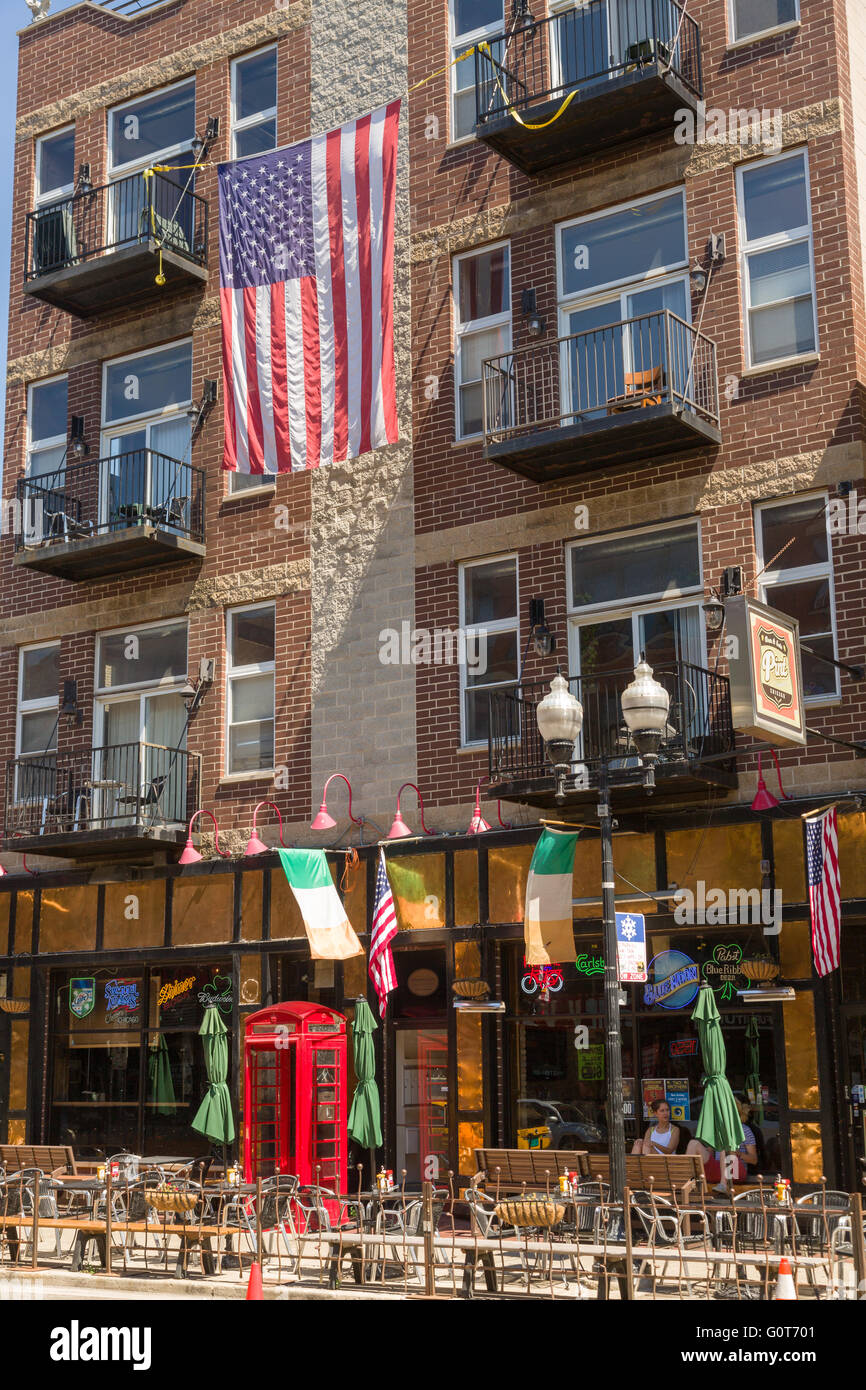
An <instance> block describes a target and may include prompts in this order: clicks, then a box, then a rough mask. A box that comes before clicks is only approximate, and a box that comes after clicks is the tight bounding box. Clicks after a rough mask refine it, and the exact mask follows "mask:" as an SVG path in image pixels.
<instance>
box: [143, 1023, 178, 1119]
mask: <svg viewBox="0 0 866 1390" xmlns="http://www.w3.org/2000/svg"><path fill="white" fill-rule="evenodd" d="M147 1079H148V1082H149V1083H150V1099H151V1100H152V1101H154V1102H155V1103H156V1113H157V1114H158V1115H173V1114H174V1112H175V1110H176V1109H177V1101H176V1099H175V1095H174V1082H173V1081H172V1079H171V1063H170V1062H169V1059H168V1047H167V1045H166V1041H165V1037H164V1035H163V1034H162V1033H160V1034H159V1035H158V1038H157V1041H156V1042H155V1043H153V1044H152V1046H151V1048H150V1051H149V1054H148V1058H147Z"/></svg>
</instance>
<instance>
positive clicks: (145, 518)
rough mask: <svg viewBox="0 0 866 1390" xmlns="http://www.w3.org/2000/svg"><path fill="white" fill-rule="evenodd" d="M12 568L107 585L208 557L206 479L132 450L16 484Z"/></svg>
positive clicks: (167, 459)
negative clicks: (117, 577) (115, 577)
mask: <svg viewBox="0 0 866 1390" xmlns="http://www.w3.org/2000/svg"><path fill="white" fill-rule="evenodd" d="M17 503H18V509H19V516H18V518H17V524H16V526H15V550H14V563H15V564H16V565H25V566H26V567H27V568H28V569H34V570H41V571H42V572H43V573H44V574H53V575H57V576H59V577H60V578H62V579H72V580H87V579H101V578H102V577H104V576H105V575H112V574H124V573H126V572H127V571H129V570H136V569H142V568H144V567H145V566H155V565H168V564H177V563H178V562H179V561H182V560H190V559H201V558H202V556H203V555H204V553H205V544H204V508H205V475H204V472H203V471H202V469H200V468H195V467H193V465H192V464H189V463H181V462H180V461H179V460H178V459H174V458H170V457H169V456H168V455H167V454H161V453H159V452H158V451H157V450H156V449H133V450H130V451H129V452H127V453H124V454H116V455H112V456H111V457H109V458H102V459H89V460H87V461H86V462H84V463H74V464H64V465H63V466H62V467H61V468H59V469H58V470H57V471H56V472H54V473H43V474H37V475H36V476H31V477H27V478H21V479H19V481H18V489H17Z"/></svg>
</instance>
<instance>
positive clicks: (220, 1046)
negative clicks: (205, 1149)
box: [192, 1004, 235, 1153]
mask: <svg viewBox="0 0 866 1390" xmlns="http://www.w3.org/2000/svg"><path fill="white" fill-rule="evenodd" d="M198 1035H199V1037H200V1038H201V1040H202V1047H203V1048H204V1063H205V1067H206V1068H207V1079H208V1088H207V1092H206V1094H205V1098H204V1100H203V1101H202V1103H201V1105H200V1106H199V1108H198V1113H197V1114H196V1117H195V1119H194V1120H193V1122H192V1127H193V1129H195V1130H198V1133H199V1134H203V1135H205V1137H206V1138H207V1139H213V1140H214V1142H215V1143H218V1144H222V1146H223V1153H225V1146H226V1144H230V1143H231V1142H232V1140H233V1139H234V1137H235V1122H234V1117H233V1115H232V1098H231V1095H230V1094H229V1088H228V1086H227V1085H226V1078H227V1077H228V1074H229V1047H228V1039H227V1034H226V1026H225V1024H224V1023H223V1021H222V1019H221V1018H220V1012H219V1009H218V1008H217V1006H216V1005H213V1004H212V1005H209V1006H208V1007H206V1008H205V1011H204V1018H203V1019H202V1022H201V1028H199V1030H198Z"/></svg>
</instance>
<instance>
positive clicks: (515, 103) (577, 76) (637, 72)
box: [475, 0, 703, 174]
mask: <svg viewBox="0 0 866 1390" xmlns="http://www.w3.org/2000/svg"><path fill="white" fill-rule="evenodd" d="M702 90H703V87H702V79H701V42H700V32H699V29H698V26H697V24H696V23H695V21H694V20H693V19H692V18H691V17H690V16H689V15H687V14H685V13H684V11H683V7H681V6H680V5H678V4H675V3H674V0H591V3H589V4H586V5H579V6H575V8H573V9H570V10H566V11H565V12H564V13H562V14H555V15H551V16H550V18H549V19H543V20H539V21H535V20H524V21H523V22H522V23H521V21H520V20H518V21H517V22H516V24H515V26H514V27H513V28H512V29H511V30H510V32H506V33H504V34H500V35H498V36H497V37H496V38H494V39H490V40H489V41H488V42H487V43H486V44H485V43H482V44H479V45H478V47H477V48H476V50H475V120H476V124H475V134H476V136H477V137H478V139H479V140H483V141H484V142H485V144H487V145H490V147H491V148H492V149H494V150H497V151H498V152H499V154H501V155H503V156H504V157H505V158H506V159H507V160H509V161H510V163H512V164H514V165H516V166H517V168H518V169H522V170H523V171H524V172H525V173H527V174H538V173H540V172H541V171H542V170H545V169H550V168H553V167H554V166H556V165H559V164H565V163H571V162H572V161H573V160H576V159H581V158H587V157H588V156H591V155H594V154H595V153H596V152H597V151H598V150H601V149H607V148H610V147H611V146H613V145H622V144H625V143H626V142H628V141H631V140H636V139H640V138H642V137H643V136H646V135H657V134H660V133H663V132H665V131H668V132H672V131H673V129H674V123H675V121H676V119H677V116H678V114H679V113H681V112H682V111H683V110H692V111H695V110H696V109H697V104H698V101H699V100H700V98H701V95H702ZM565 102H567V103H568V104H567V105H566V106H565V107H564V109H563V110H562V111H561V113H560V114H559V115H558V116H557V114H556V113H557V112H558V111H559V110H560V108H561V107H563V104H564V103H565ZM554 117H555V119H551V118H554ZM547 122H550V124H547ZM532 127H536V128H535V129H533V128H532Z"/></svg>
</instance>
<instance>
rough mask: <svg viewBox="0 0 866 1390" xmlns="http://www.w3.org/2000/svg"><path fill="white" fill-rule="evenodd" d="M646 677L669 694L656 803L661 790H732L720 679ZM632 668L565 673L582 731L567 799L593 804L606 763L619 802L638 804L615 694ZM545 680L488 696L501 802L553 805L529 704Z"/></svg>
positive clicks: (683, 667)
mask: <svg viewBox="0 0 866 1390" xmlns="http://www.w3.org/2000/svg"><path fill="white" fill-rule="evenodd" d="M653 676H654V677H655V679H656V680H657V681H658V682H659V683H660V684H661V685H663V686H664V687H665V689H666V690H667V691H668V693H669V695H670V697H671V703H670V711H669V715H668V725H667V731H666V734H665V737H664V739H663V741H662V744H661V747H660V749H659V753H658V762H657V763H656V764H655V780H656V786H657V790H656V794H655V795H656V800H659V799H661V798H662V797H663V796H664V794H665V793H666V792H672V793H674V794H676V795H677V796H687V795H693V796H694V795H701V796H703V795H706V791H707V786H708V785H711V786H718V787H736V785H737V774H736V766H735V762H734V727H733V721H732V718H731V692H730V684H729V682H728V678H727V676H720V675H717V674H716V673H715V672H713V671H706V670H704V669H703V668H702V667H700V666H693V665H692V664H691V663H690V662H686V661H676V662H671V663H670V664H668V665H659V666H655V667H654V668H653ZM633 680H634V671H633V670H632V669H631V668H629V669H628V670H626V671H618V672H613V673H611V674H607V675H604V676H586V677H580V676H570V677H569V680H568V685H569V689H570V691H571V693H572V695H575V696H576V697H577V699H578V700H580V702H581V704H582V705H583V731H582V733H581V736H580V738H579V739H578V741H577V743H576V744H575V749H574V758H573V761H572V764H571V774H570V776H569V779H568V782H567V786H566V802H567V803H573V804H580V803H584V802H586V803H594V802H595V801H596V800H597V792H596V788H597V786H598V769H599V765H600V763H601V762H602V761H605V762H607V763H608V766H609V768H610V778H611V782H612V783H613V785H615V786H616V787H617V788H620V789H622V788H624V789H625V790H624V791H623V790H619V791H618V792H617V801H618V804H622V802H623V801H627V800H628V799H629V789H632V796H633V797H634V799H635V800H636V801H643V800H644V799H645V797H646V793H645V791H644V788H643V781H644V773H645V767H644V766H643V765H642V764H641V761H640V759H639V757H638V754H637V750H636V749H635V747H634V745H633V743H632V742H631V737H630V735H629V732H628V729H627V727H626V725H625V722H624V720H623V717H622V706H621V705H620V697H621V695H622V692H623V691H624V690H625V688H626V686H627V685H630V684H631V682H632V681H633ZM549 689H550V684H549V682H548V681H533V682H528V683H527V682H524V683H523V684H522V685H519V686H516V687H514V688H513V689H511V690H496V691H492V692H491V694H490V696H489V704H490V733H489V738H488V755H489V764H490V767H489V771H490V783H491V790H492V791H493V793H494V795H496V796H500V797H504V798H505V799H507V800H513V801H523V802H526V803H528V804H529V805H533V806H548V807H550V806H553V805H555V804H556V803H555V800H554V794H555V790H556V785H555V778H554V775H553V769H552V768H551V766H550V763H549V762H548V761H547V759H546V758H545V754H544V740H543V739H542V737H541V735H540V733H539V732H538V723H537V720H536V714H535V711H536V706H537V705H538V703H539V702H540V701H541V700H543V699H544V696H545V695H546V694H547V693H548V691H549Z"/></svg>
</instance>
